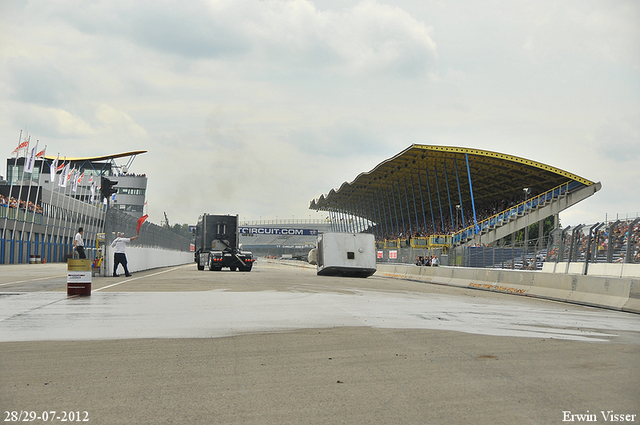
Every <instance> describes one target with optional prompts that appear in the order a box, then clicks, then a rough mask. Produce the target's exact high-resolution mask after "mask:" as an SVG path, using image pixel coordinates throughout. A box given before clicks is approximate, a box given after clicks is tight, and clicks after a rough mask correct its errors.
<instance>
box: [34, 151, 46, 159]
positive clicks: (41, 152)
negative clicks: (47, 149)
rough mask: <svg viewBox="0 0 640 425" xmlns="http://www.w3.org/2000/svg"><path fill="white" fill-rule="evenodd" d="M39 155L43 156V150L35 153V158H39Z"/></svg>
mask: <svg viewBox="0 0 640 425" xmlns="http://www.w3.org/2000/svg"><path fill="white" fill-rule="evenodd" d="M41 156H44V151H40V152H38V153H37V154H36V158H40V157H41Z"/></svg>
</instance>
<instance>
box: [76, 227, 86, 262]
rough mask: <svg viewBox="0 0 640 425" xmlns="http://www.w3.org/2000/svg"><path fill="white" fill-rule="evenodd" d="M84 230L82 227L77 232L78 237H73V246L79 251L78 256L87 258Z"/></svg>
mask: <svg viewBox="0 0 640 425" xmlns="http://www.w3.org/2000/svg"><path fill="white" fill-rule="evenodd" d="M82 232H84V229H83V228H82V227H80V228H79V229H78V233H76V237H75V238H74V239H73V247H74V248H75V249H76V252H77V253H78V258H87V256H86V255H85V253H84V240H83V239H82Z"/></svg>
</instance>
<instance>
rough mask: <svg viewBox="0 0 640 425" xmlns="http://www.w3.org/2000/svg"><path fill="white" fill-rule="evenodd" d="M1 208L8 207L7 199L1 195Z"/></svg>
mask: <svg viewBox="0 0 640 425" xmlns="http://www.w3.org/2000/svg"><path fill="white" fill-rule="evenodd" d="M0 206H3V207H6V206H7V199H6V198H5V197H4V196H2V195H0Z"/></svg>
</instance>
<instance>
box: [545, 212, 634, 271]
mask: <svg viewBox="0 0 640 425" xmlns="http://www.w3.org/2000/svg"><path fill="white" fill-rule="evenodd" d="M634 221H635V220H627V221H624V222H620V223H618V224H617V225H615V226H613V225H612V224H609V225H606V226H603V227H602V228H601V229H600V230H599V231H598V232H597V233H596V234H595V235H594V236H593V239H592V240H591V244H589V237H590V235H589V231H590V229H591V226H585V227H583V229H582V231H580V232H578V234H577V235H576V236H577V240H576V241H574V253H573V255H572V261H585V260H586V257H587V254H588V252H587V251H588V247H590V249H591V254H590V255H589V258H590V261H592V262H598V261H600V262H605V261H607V260H608V256H609V255H611V257H612V258H611V261H613V262H614V263H624V262H627V263H640V222H636V223H635V224H634ZM571 234H572V232H570V231H568V232H566V234H565V240H564V241H563V250H562V253H563V261H568V260H569V256H570V254H571V253H570V250H571ZM627 244H631V246H630V249H629V259H628V261H625V257H626V255H627ZM557 256H558V247H554V248H553V249H552V250H551V251H550V252H549V255H548V257H549V259H550V260H551V261H554V260H556V259H557Z"/></svg>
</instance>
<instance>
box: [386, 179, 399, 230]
mask: <svg viewBox="0 0 640 425" xmlns="http://www.w3.org/2000/svg"><path fill="white" fill-rule="evenodd" d="M391 190H393V184H391ZM387 201H388V202H389V214H391V196H389V191H387ZM393 215H394V217H395V219H396V227H395V232H392V233H395V236H396V237H397V236H398V234H399V233H400V223H398V210H397V209H396V203H395V201H394V203H393Z"/></svg>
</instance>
